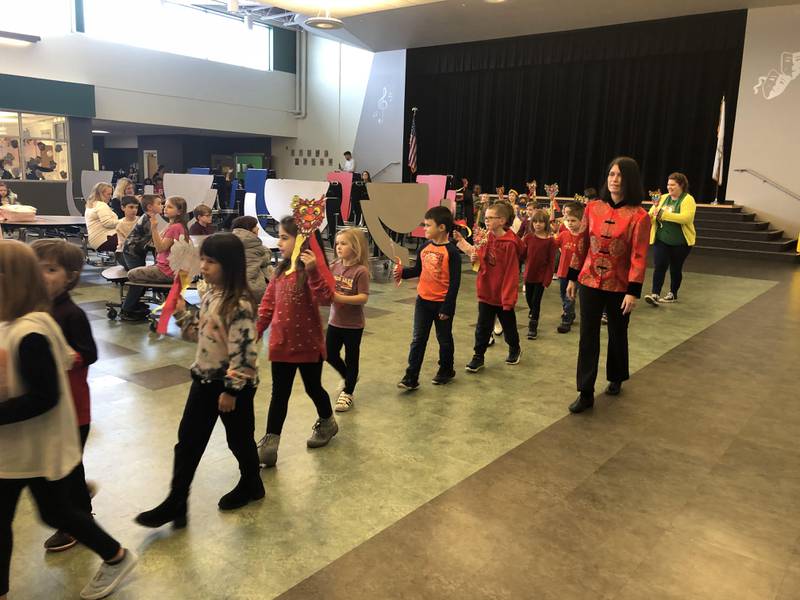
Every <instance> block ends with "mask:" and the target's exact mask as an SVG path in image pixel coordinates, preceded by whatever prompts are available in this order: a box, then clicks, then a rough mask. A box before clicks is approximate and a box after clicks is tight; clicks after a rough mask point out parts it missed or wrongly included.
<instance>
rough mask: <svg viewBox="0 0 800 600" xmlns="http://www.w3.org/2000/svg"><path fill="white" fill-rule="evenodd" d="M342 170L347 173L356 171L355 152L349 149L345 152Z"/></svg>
mask: <svg viewBox="0 0 800 600" xmlns="http://www.w3.org/2000/svg"><path fill="white" fill-rule="evenodd" d="M339 167H340V168H341V169H342V171H345V172H347V173H355V172H356V160H355V159H354V158H353V153H352V152H350V150H348V151H347V152H345V153H344V164H343V165H339Z"/></svg>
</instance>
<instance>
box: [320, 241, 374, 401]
mask: <svg viewBox="0 0 800 600" xmlns="http://www.w3.org/2000/svg"><path fill="white" fill-rule="evenodd" d="M336 255H337V256H338V257H339V260H337V261H336V262H335V263H333V265H332V266H331V272H332V273H333V278H334V279H335V280H336V292H335V293H334V295H333V304H331V314H330V318H329V319H328V332H327V335H326V337H325V346H326V348H327V352H328V364H330V365H331V366H332V367H333V368H334V369H336V372H337V373H339V375H341V376H342V378H343V379H344V382H343V383H342V389H341V391H340V393H339V397H338V398H337V400H336V412H347V411H348V410H350V409H351V408H352V407H353V392H354V391H355V388H356V382H357V381H358V360H359V355H360V353H361V336H362V334H363V333H364V305H365V304H366V303H367V300H368V299H369V252H368V247H367V239H366V237H365V236H364V233H363V232H362V231H361V230H360V229H355V228H353V229H345V230H344V231H341V232H339V234H338V235H337V236H336ZM342 346H344V360H342V357H341V354H340V353H341V351H342Z"/></svg>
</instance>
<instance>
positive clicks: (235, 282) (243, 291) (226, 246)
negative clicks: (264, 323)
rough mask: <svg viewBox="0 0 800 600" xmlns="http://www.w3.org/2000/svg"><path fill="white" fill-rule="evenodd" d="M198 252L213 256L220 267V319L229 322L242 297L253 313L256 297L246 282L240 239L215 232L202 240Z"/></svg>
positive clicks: (244, 261) (245, 269) (245, 268)
mask: <svg viewBox="0 0 800 600" xmlns="http://www.w3.org/2000/svg"><path fill="white" fill-rule="evenodd" d="M200 254H201V255H203V256H207V257H208V258H213V259H214V260H216V261H217V262H218V263H219V264H220V266H221V267H222V306H221V307H220V314H221V315H222V320H223V321H224V322H225V323H230V320H231V316H232V315H233V313H234V311H235V310H236V309H238V308H239V301H240V300H242V299H244V300H245V301H247V302H248V303H249V304H250V307H251V309H252V310H253V314H254V315H255V311H256V299H255V297H254V296H253V292H252V291H251V290H250V286H249V285H248V284H247V260H246V259H245V255H244V244H242V240H240V239H239V238H238V237H236V236H235V235H233V234H232V233H215V234H213V235H210V236H208V237H207V238H206V239H205V240H203V244H202V245H201V246H200Z"/></svg>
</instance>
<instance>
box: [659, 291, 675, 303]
mask: <svg viewBox="0 0 800 600" xmlns="http://www.w3.org/2000/svg"><path fill="white" fill-rule="evenodd" d="M677 301H678V299H677V298H676V297H675V296H674V295H673V293H672V292H670V293H669V294H667V295H666V296H664V297H663V298H660V299H659V302H660V303H661V304H674V303H675V302H677Z"/></svg>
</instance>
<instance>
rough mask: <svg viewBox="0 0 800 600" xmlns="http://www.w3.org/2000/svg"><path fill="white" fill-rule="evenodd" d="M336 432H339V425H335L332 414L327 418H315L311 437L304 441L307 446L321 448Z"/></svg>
mask: <svg viewBox="0 0 800 600" xmlns="http://www.w3.org/2000/svg"><path fill="white" fill-rule="evenodd" d="M337 433H339V425H337V423H336V419H335V418H334V417H333V415H331V416H330V417H328V418H327V419H317V422H316V423H314V429H313V431H312V433H311V437H310V438H308V440H307V441H306V446H308V447H309V448H322V447H323V446H326V445H327V444H328V442H330V441H331V438H333V436H335V435H336V434H337Z"/></svg>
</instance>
